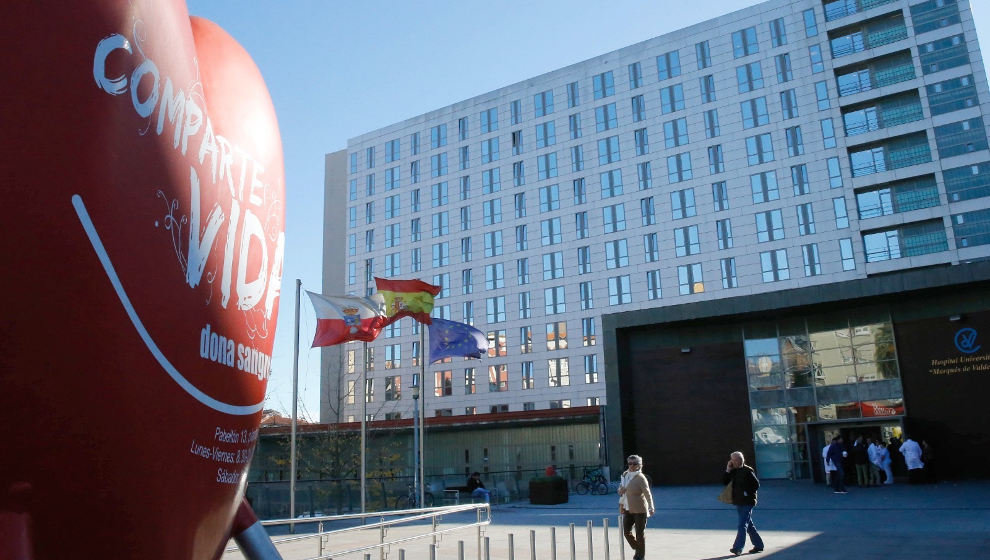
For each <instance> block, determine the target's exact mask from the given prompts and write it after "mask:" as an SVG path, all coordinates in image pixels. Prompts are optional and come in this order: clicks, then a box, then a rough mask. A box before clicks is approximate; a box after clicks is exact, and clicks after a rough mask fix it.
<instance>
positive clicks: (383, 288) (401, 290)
mask: <svg viewBox="0 0 990 560" xmlns="http://www.w3.org/2000/svg"><path fill="white" fill-rule="evenodd" d="M375 286H377V287H378V293H377V294H375V295H377V296H381V298H382V299H383V300H384V306H385V325H390V324H392V323H394V322H396V321H398V320H399V319H401V318H403V317H412V318H413V319H416V320H417V321H419V322H420V323H426V324H427V325H429V324H430V323H431V321H430V312H432V311H433V297H434V296H436V295H437V294H439V293H440V286H434V285H433V284H427V283H426V282H423V281H422V280H388V279H386V278H377V277H376V278H375Z"/></svg>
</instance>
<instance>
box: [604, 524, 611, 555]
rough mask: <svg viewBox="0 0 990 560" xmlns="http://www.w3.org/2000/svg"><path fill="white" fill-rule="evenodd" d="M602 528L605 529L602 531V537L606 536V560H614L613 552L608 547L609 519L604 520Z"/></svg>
mask: <svg viewBox="0 0 990 560" xmlns="http://www.w3.org/2000/svg"><path fill="white" fill-rule="evenodd" d="M602 528H603V529H604V530H603V531H602V535H604V536H605V560H612V559H611V551H610V550H609V546H608V518H607V517H604V518H602Z"/></svg>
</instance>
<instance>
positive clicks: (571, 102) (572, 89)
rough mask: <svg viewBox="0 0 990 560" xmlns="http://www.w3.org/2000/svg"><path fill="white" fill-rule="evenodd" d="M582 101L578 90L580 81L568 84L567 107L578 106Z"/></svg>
mask: <svg viewBox="0 0 990 560" xmlns="http://www.w3.org/2000/svg"><path fill="white" fill-rule="evenodd" d="M580 103H581V97H580V93H579V92H578V83H577V82H571V83H569V84H567V108H568V109H570V108H572V107H577V106H578V105H579V104H580Z"/></svg>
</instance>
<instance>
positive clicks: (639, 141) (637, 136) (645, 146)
mask: <svg viewBox="0 0 990 560" xmlns="http://www.w3.org/2000/svg"><path fill="white" fill-rule="evenodd" d="M633 140H634V141H635V144H636V155H637V156H645V155H646V154H648V153H649V152H650V140H649V136H648V135H647V133H646V129H645V128H640V129H637V130H634V131H633Z"/></svg>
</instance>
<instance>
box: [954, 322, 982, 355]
mask: <svg viewBox="0 0 990 560" xmlns="http://www.w3.org/2000/svg"><path fill="white" fill-rule="evenodd" d="M978 334H979V333H977V332H976V329H971V328H969V327H966V328H965V329H959V330H958V331H957V332H956V337H955V340H954V342H955V343H956V348H957V349H958V350H959V351H960V352H962V353H963V354H972V353H974V352H979V351H980V345H979V344H977V343H976V337H977V335H978Z"/></svg>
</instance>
